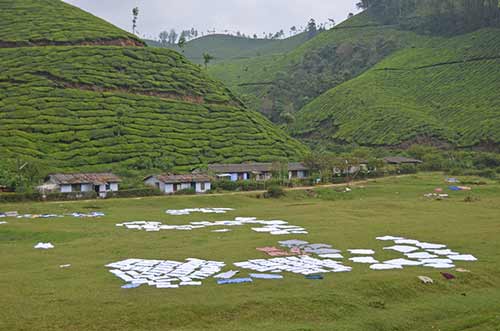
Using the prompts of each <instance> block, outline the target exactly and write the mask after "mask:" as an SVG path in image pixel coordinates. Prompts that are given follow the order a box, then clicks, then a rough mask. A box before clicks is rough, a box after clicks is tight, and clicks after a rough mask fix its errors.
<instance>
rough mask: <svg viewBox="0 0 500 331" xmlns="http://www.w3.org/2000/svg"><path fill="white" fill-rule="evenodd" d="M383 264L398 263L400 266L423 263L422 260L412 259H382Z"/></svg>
mask: <svg viewBox="0 0 500 331" xmlns="http://www.w3.org/2000/svg"><path fill="white" fill-rule="evenodd" d="M384 264H392V265H400V266H417V265H422V264H424V263H423V262H422V261H413V260H407V259H394V260H388V261H384Z"/></svg>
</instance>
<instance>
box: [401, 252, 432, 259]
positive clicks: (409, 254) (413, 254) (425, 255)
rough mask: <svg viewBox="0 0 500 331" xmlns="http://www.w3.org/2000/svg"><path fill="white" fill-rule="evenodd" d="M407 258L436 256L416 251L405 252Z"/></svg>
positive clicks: (430, 257)
mask: <svg viewBox="0 0 500 331" xmlns="http://www.w3.org/2000/svg"><path fill="white" fill-rule="evenodd" d="M405 255H406V257H407V258H409V259H433V258H436V257H438V256H437V255H434V254H430V253H429V252H418V253H406V254H405Z"/></svg>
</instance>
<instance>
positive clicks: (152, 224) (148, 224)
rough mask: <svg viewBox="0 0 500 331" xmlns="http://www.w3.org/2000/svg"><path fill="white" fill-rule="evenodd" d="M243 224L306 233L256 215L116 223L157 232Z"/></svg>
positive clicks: (273, 232)
mask: <svg viewBox="0 0 500 331" xmlns="http://www.w3.org/2000/svg"><path fill="white" fill-rule="evenodd" d="M243 225H263V227H259V228H256V227H255V228H252V230H253V231H255V232H263V233H269V234H271V235H288V234H307V231H306V229H304V228H302V227H300V226H296V225H290V224H288V222H286V221H282V220H270V221H266V220H258V219H257V218H256V217H235V218H234V220H231V221H228V220H226V221H214V222H210V221H199V222H190V223H189V224H183V225H170V224H163V223H162V222H156V221H137V222H124V223H118V224H116V226H117V227H125V228H127V229H133V230H142V231H147V232H158V231H162V230H180V231H192V230H195V229H203V228H209V227H231V226H243ZM228 230H229V229H219V230H214V231H213V232H228Z"/></svg>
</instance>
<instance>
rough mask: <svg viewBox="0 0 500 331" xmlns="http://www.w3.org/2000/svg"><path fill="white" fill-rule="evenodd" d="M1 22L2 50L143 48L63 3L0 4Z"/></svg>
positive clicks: (9, 0) (6, 0) (13, 0)
mask: <svg viewBox="0 0 500 331" xmlns="http://www.w3.org/2000/svg"><path fill="white" fill-rule="evenodd" d="M0 18H1V20H0V47H9V46H10V47H14V46H30V45H64V44H72V45H74V44H82V43H87V44H92V43H100V44H104V43H108V44H115V45H137V46H140V45H143V42H142V41H141V40H140V39H139V38H137V37H136V36H134V35H132V34H130V33H127V32H125V31H123V30H121V29H119V28H117V27H115V26H114V25H112V24H110V23H108V22H106V21H104V20H102V19H100V18H98V17H95V16H93V15H91V14H89V13H85V12H83V11H82V10H81V9H78V8H76V7H74V6H71V5H69V4H66V3H64V2H62V1H54V0H0Z"/></svg>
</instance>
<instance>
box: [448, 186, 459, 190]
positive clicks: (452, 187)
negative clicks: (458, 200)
mask: <svg viewBox="0 0 500 331" xmlns="http://www.w3.org/2000/svg"><path fill="white" fill-rule="evenodd" d="M448 188H449V189H450V190H452V191H462V189H461V188H460V187H458V186H449V187H448Z"/></svg>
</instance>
